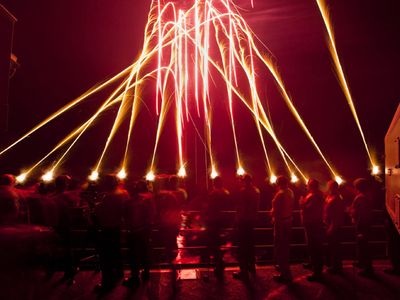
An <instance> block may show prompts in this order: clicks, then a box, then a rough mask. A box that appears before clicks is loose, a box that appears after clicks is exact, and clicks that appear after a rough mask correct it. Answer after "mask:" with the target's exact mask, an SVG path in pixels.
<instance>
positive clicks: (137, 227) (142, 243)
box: [124, 181, 155, 287]
mask: <svg viewBox="0 0 400 300" xmlns="http://www.w3.org/2000/svg"><path fill="white" fill-rule="evenodd" d="M154 210H155V207H154V199H153V195H152V194H151V193H150V192H149V190H148V188H147V184H146V182H145V181H140V182H138V183H137V184H136V187H135V189H134V191H133V192H131V197H130V199H129V200H127V201H126V202H125V206H124V218H125V224H126V226H127V229H128V236H127V239H128V247H129V264H130V268H131V274H130V277H129V278H125V280H124V285H126V286H132V287H135V286H138V285H139V284H140V278H139V275H140V270H143V271H142V273H141V275H142V280H143V281H147V280H149V279H150V252H151V247H150V234H151V229H152V225H153V219H154V213H155V211H154Z"/></svg>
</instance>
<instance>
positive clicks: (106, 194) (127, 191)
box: [0, 174, 374, 289]
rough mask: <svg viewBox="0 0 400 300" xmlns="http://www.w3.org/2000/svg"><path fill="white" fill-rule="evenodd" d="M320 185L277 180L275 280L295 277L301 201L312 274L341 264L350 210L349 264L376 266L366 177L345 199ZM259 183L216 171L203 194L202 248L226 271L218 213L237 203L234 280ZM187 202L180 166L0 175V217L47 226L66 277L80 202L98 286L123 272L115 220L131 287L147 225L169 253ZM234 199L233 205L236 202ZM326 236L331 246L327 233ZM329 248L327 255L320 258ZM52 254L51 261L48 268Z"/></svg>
mask: <svg viewBox="0 0 400 300" xmlns="http://www.w3.org/2000/svg"><path fill="white" fill-rule="evenodd" d="M327 187H328V190H327V192H326V193H325V194H324V193H323V192H322V191H321V188H320V183H319V182H318V181H317V180H315V179H310V180H309V182H308V184H307V187H306V192H305V193H304V194H303V195H302V196H301V197H299V199H296V197H295V193H294V192H293V191H292V189H291V188H290V182H289V180H288V179H287V178H286V177H285V176H279V177H278V179H277V182H276V184H275V186H274V189H275V190H274V193H273V198H272V202H271V210H270V217H271V223H272V225H273V232H274V249H275V261H276V270H277V274H276V275H274V276H273V278H274V280H276V281H278V282H280V283H289V282H291V281H292V279H293V278H292V273H291V265H290V244H291V236H292V234H291V233H292V226H293V214H294V209H295V208H297V207H299V208H300V210H301V217H302V223H303V226H304V229H305V233H306V241H307V246H308V254H309V262H308V263H305V264H304V267H305V268H307V269H310V270H311V271H312V273H310V275H309V276H308V277H307V279H308V280H309V281H321V280H323V270H324V264H326V265H327V266H328V268H327V272H329V273H331V274H340V273H341V272H342V267H343V266H342V257H341V249H340V248H341V246H340V244H341V230H342V227H343V225H344V220H345V217H346V214H347V215H349V216H350V217H351V219H352V222H353V223H354V225H355V228H356V242H357V253H358V260H357V261H356V262H355V263H354V265H355V266H356V267H358V268H360V269H361V271H360V275H363V276H372V275H373V274H374V269H373V265H372V260H371V255H370V249H369V248H370V246H369V240H370V233H371V225H372V222H373V202H372V199H371V196H370V193H369V181H368V180H366V179H362V178H361V179H357V180H356V181H355V182H354V187H355V189H356V191H357V193H356V196H355V198H354V199H353V201H352V203H351V205H345V201H344V200H343V198H342V196H341V193H340V191H339V185H338V183H337V182H335V181H330V182H328V184H327ZM260 194H261V193H260V190H259V189H258V188H257V187H256V186H255V184H254V183H253V179H252V177H251V176H250V175H244V176H242V177H241V178H240V187H239V188H238V189H237V190H236V191H235V192H234V195H233V193H230V192H229V191H228V190H227V189H226V188H225V187H224V182H223V179H222V178H221V177H216V178H214V179H213V180H212V187H211V189H210V191H209V192H208V193H207V195H206V197H205V198H204V202H203V203H202V210H203V219H204V223H205V228H206V231H205V233H206V236H207V249H208V253H207V255H208V256H209V257H212V258H213V264H214V266H215V269H214V271H215V275H216V276H217V278H222V277H223V276H224V251H222V248H221V246H222V239H221V234H222V233H223V231H224V224H223V221H222V220H223V213H224V211H226V210H230V209H231V208H232V207H233V208H234V209H235V210H236V237H237V243H238V251H237V258H238V263H239V267H240V271H239V272H235V273H233V277H234V278H236V279H238V280H245V281H246V280H249V278H250V276H253V275H254V274H255V273H256V254H255V238H254V232H255V227H256V225H257V221H258V218H260V216H259V213H258V212H259V207H260V198H261V196H260ZM187 203H188V195H187V192H186V191H185V189H183V188H182V187H180V181H179V179H178V178H177V177H176V176H166V177H163V178H158V179H156V180H155V181H154V182H146V181H138V182H135V183H131V182H126V183H124V182H122V181H121V180H119V179H118V177H117V176H115V175H107V176H104V177H102V178H101V179H100V180H99V182H97V183H93V182H88V183H86V186H85V187H84V188H78V186H77V182H76V181H74V180H72V179H71V178H70V177H69V176H67V175H62V176H59V177H57V178H56V179H55V181H54V184H48V183H45V182H40V183H38V184H37V185H35V186H34V189H21V188H18V187H16V182H15V178H14V177H13V176H12V175H8V174H6V175H2V176H0V224H1V226H12V225H15V224H21V223H25V224H35V225H41V226H46V227H49V228H52V230H53V231H54V233H55V235H56V236H57V241H58V246H59V247H60V248H61V249H62V250H63V251H62V258H63V259H62V267H63V271H64V277H65V278H66V279H67V280H70V281H71V282H73V278H74V275H75V274H76V272H77V271H78V265H79V264H78V262H77V261H76V259H74V255H73V253H72V222H73V220H72V214H71V211H72V210H73V209H76V208H83V207H84V208H85V209H86V211H87V212H88V213H87V217H88V218H87V219H88V224H89V226H90V228H91V229H93V230H92V231H93V232H94V233H95V236H96V250H97V253H98V258H99V267H100V270H101V272H102V280H101V283H99V285H98V286H97V288H99V289H110V288H112V287H114V286H115V284H116V283H117V282H118V280H120V279H123V278H124V269H123V259H122V255H121V230H122V228H125V229H126V230H127V246H128V249H129V252H128V262H129V265H130V275H129V276H128V277H126V278H124V279H123V284H124V285H126V286H129V287H135V286H138V285H140V283H141V282H145V281H147V280H149V279H150V268H151V266H152V257H151V253H152V249H151V233H152V230H153V229H154V228H157V230H158V232H159V239H160V240H159V242H160V243H161V244H162V247H163V256H165V257H164V258H165V259H166V260H167V261H168V262H170V263H171V267H173V265H174V264H173V261H174V259H175V258H176V256H177V253H178V246H177V236H178V235H179V231H180V229H181V224H182V208H183V207H184V206H185V205H186V204H187ZM232 204H233V205H232ZM325 241H327V244H328V247H327V251H325V250H324V243H325ZM325 252H327V253H326V254H327V258H328V259H327V260H325V256H324V254H325ZM54 265H55V264H51V263H50V264H49V265H48V272H49V273H51V272H54V271H55V270H54V268H55V266H54Z"/></svg>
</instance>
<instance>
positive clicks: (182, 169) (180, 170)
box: [178, 166, 186, 178]
mask: <svg viewBox="0 0 400 300" xmlns="http://www.w3.org/2000/svg"><path fill="white" fill-rule="evenodd" d="M178 177H181V178H184V177H186V169H185V167H184V166H182V167H181V168H180V169H179V171H178Z"/></svg>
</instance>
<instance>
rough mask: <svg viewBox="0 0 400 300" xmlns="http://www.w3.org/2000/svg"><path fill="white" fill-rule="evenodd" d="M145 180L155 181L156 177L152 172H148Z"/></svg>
mask: <svg viewBox="0 0 400 300" xmlns="http://www.w3.org/2000/svg"><path fill="white" fill-rule="evenodd" d="M146 180H147V181H154V180H156V175H155V174H154V172H153V171H149V173H147V175H146Z"/></svg>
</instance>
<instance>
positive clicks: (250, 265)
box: [233, 175, 260, 280]
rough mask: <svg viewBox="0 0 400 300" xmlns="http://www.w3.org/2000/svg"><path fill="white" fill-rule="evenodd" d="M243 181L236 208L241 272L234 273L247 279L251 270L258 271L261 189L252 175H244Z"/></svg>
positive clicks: (237, 276)
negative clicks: (256, 246) (256, 229)
mask: <svg viewBox="0 0 400 300" xmlns="http://www.w3.org/2000/svg"><path fill="white" fill-rule="evenodd" d="M243 183H244V187H243V188H241V189H240V191H239V194H238V199H237V208H236V209H237V210H236V221H237V231H238V242H239V266H240V272H239V273H233V277H234V278H237V279H244V280H247V279H248V276H249V272H250V273H252V274H255V273H256V258H255V252H254V227H255V226H256V223H257V213H258V207H259V205H260V191H259V189H258V188H256V187H255V186H254V185H253V179H252V178H251V176H250V175H245V176H244V177H243Z"/></svg>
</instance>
